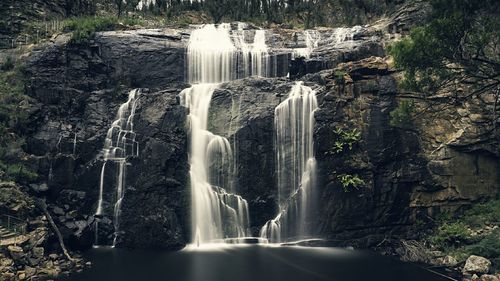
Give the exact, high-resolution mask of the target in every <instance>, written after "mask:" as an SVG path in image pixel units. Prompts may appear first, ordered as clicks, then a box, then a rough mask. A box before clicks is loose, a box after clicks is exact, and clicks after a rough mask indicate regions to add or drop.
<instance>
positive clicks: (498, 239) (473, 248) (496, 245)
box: [465, 228, 500, 259]
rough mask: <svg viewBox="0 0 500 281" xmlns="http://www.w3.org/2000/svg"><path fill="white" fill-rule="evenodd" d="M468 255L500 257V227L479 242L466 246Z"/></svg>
mask: <svg viewBox="0 0 500 281" xmlns="http://www.w3.org/2000/svg"><path fill="white" fill-rule="evenodd" d="M465 252H466V253H467V254H468V255H478V256H482V257H487V258H497V259H498V258H499V257H500V229H498V228H497V229H494V230H493V231H492V232H491V233H490V234H488V235H485V236H484V237H482V239H479V240H478V242H477V243H475V244H472V245H468V246H465Z"/></svg>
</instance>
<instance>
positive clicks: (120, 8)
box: [114, 0, 126, 17]
mask: <svg viewBox="0 0 500 281" xmlns="http://www.w3.org/2000/svg"><path fill="white" fill-rule="evenodd" d="M114 1H115V4H116V13H117V16H118V17H121V16H122V12H123V8H124V7H125V4H126V3H125V2H124V0H114Z"/></svg>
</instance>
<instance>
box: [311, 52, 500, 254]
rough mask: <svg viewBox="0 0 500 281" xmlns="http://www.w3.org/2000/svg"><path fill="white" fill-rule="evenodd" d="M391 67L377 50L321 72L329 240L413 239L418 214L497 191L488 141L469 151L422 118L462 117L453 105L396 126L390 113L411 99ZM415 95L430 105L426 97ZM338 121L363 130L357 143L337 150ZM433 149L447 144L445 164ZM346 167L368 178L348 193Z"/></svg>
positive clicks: (321, 155) (455, 207)
mask: <svg viewBox="0 0 500 281" xmlns="http://www.w3.org/2000/svg"><path fill="white" fill-rule="evenodd" d="M392 73H393V70H392V69H391V68H390V67H389V65H388V64H387V63H386V62H385V61H384V60H383V59H382V58H376V57H374V58H368V59H365V60H361V61H357V62H349V63H346V64H340V65H339V66H338V67H337V68H336V69H335V70H333V71H330V72H324V73H323V74H322V78H323V79H324V80H325V83H326V87H325V91H320V92H319V95H320V100H321V101H320V106H319V107H320V110H319V111H318V112H317V113H316V115H315V116H316V122H317V127H318V128H317V131H316V158H317V160H318V167H319V169H320V179H319V181H320V184H319V186H320V188H322V194H323V195H322V198H323V200H322V201H321V202H323V205H322V210H321V214H323V215H321V216H320V217H321V222H320V229H321V233H322V234H323V235H325V236H327V237H331V238H332V239H337V240H340V241H341V240H343V239H348V240H353V239H356V238H360V240H359V242H360V245H362V246H366V245H370V244H371V243H374V242H375V241H381V240H382V239H383V238H384V237H386V236H396V237H397V236H404V237H410V238H411V237H412V236H413V234H414V232H412V231H411V229H412V228H413V227H414V225H415V223H416V222H417V221H420V222H425V221H428V218H429V217H434V216H436V215H437V214H439V213H441V212H456V211H459V210H460V208H461V207H463V206H466V205H468V204H471V203H472V202H478V201H481V200H487V199H488V198H495V196H498V190H499V186H498V182H499V178H498V177H499V175H498V173H497V172H493V171H498V169H499V168H500V167H498V163H499V161H498V155H497V154H496V153H495V152H494V151H492V150H490V153H483V152H480V151H484V147H483V148H481V149H478V150H475V149H473V148H472V147H473V145H470V146H468V147H469V148H471V150H466V149H464V150H458V149H456V148H455V147H453V146H452V145H449V144H450V143H449V142H447V141H446V140H444V138H446V137H445V136H444V135H443V133H442V132H447V133H448V132H449V133H450V134H454V133H453V132H454V130H453V129H451V128H447V129H444V130H433V131H432V127H430V126H428V125H423V124H432V123H438V124H441V122H445V123H446V122H447V121H445V120H450V118H459V117H456V114H455V113H454V112H451V111H447V110H442V108H440V107H439V106H438V107H436V108H434V109H432V110H429V111H427V112H425V113H420V115H419V117H418V118H415V119H414V120H415V123H414V124H413V126H412V127H411V128H406V129H405V128H401V127H398V126H394V125H391V123H390V114H389V113H390V112H391V111H392V110H393V109H394V108H395V107H396V106H397V104H398V103H399V101H400V100H401V99H407V100H408V99H410V100H411V99H412V97H411V96H405V95H404V94H399V93H398V90H397V87H396V81H395V79H394V75H393V74H392ZM414 102H415V103H416V104H418V106H420V108H423V107H425V106H427V108H429V107H428V105H429V104H428V101H422V100H418V99H414ZM474 108H475V110H479V108H480V107H479V106H478V107H474ZM418 112H422V111H418ZM483 112H484V111H483ZM470 113H472V112H470V111H468V114H470ZM468 114H467V115H468ZM484 114H486V113H484ZM462 118H463V117H462ZM468 120H469V119H468V118H465V121H464V122H468ZM466 127H467V126H466ZM339 128H340V129H342V130H344V131H351V132H352V130H353V129H356V130H357V131H358V132H361V137H360V139H359V141H357V142H355V143H354V144H353V145H352V149H349V148H346V147H345V146H344V147H342V148H341V149H335V148H336V143H337V142H343V141H345V140H343V139H342V134H341V133H340V134H339V132H338V131H336V130H338V129H339ZM468 128H469V131H468V133H471V134H472V135H475V133H476V132H477V131H481V130H486V129H488V127H487V125H486V124H485V126H480V125H478V124H477V123H476V124H475V125H471V126H469V127H468ZM472 128H474V129H472ZM441 137H443V138H441ZM436 138H438V139H439V141H436ZM465 138H466V139H468V141H471V139H470V138H467V137H465ZM474 138H475V137H472V139H474ZM490 141H493V142H494V138H492V139H490ZM465 142H467V141H465ZM430 143H432V145H431V146H432V149H431V148H429V147H428V145H429V144H430ZM481 143H488V142H481ZM436 149H437V150H440V149H444V150H446V151H448V153H447V154H446V155H447V157H444V156H443V158H442V160H441V161H438V163H439V164H442V165H443V166H440V167H439V166H436V165H438V163H436V160H435V159H436V158H435V157H436V156H435V154H434V153H435V150H436ZM471 158H475V159H478V161H477V162H475V163H476V164H477V166H475V167H477V168H478V169H475V168H474V167H473V166H472V165H470V164H469V163H471V162H472V161H471V162H469V160H467V159H471ZM455 161H456V162H455ZM458 163H460V164H458ZM469 165H470V166H469ZM438 167H439V168H438ZM444 171H447V172H444ZM345 174H348V175H357V176H359V178H361V179H363V181H364V183H365V184H364V185H363V187H359V188H352V186H351V188H350V191H349V192H345V191H343V189H345V188H346V186H345V184H343V183H342V181H341V180H340V178H339V175H345ZM348 190H349V189H348ZM351 243H352V242H351Z"/></svg>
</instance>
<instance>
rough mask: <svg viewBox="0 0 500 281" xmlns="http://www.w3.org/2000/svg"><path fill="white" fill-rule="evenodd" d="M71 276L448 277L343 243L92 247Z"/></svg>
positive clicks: (192, 280) (158, 280) (242, 279)
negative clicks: (86, 264) (87, 263)
mask: <svg viewBox="0 0 500 281" xmlns="http://www.w3.org/2000/svg"><path fill="white" fill-rule="evenodd" d="M87 258H89V259H91V260H92V262H93V267H92V268H91V269H89V270H86V271H84V272H83V273H80V274H77V275H73V276H71V277H68V278H66V279H63V280H66V281H88V280H92V281H115V280H116V281H139V280H145V281H281V280H283V281H284V280H286V281H367V280H370V281H377V280H380V281H401V280H405V281H422V280H425V281H444V280H447V279H445V278H443V277H440V276H438V275H435V274H433V273H431V272H429V271H426V270H425V269H422V268H420V267H417V266H415V265H411V264H406V263H401V262H399V261H396V260H394V259H391V258H388V257H382V256H378V255H375V254H371V253H367V252H361V251H353V250H347V249H340V248H306V247H297V246H295V247H276V246H272V247H269V246H260V245H244V246H243V245H231V246H225V247H213V248H202V249H197V250H195V249H193V248H189V249H185V250H183V251H179V252H151V251H137V250H134V251H126V250H121V249H92V250H91V251H90V252H89V253H88V256H87Z"/></svg>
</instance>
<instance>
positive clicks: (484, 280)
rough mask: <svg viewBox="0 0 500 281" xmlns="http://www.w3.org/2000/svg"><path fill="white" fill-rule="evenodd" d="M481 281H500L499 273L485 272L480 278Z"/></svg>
mask: <svg viewBox="0 0 500 281" xmlns="http://www.w3.org/2000/svg"><path fill="white" fill-rule="evenodd" d="M479 280H480V281H500V278H499V277H498V275H491V274H484V275H481V277H480V278H479Z"/></svg>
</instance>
